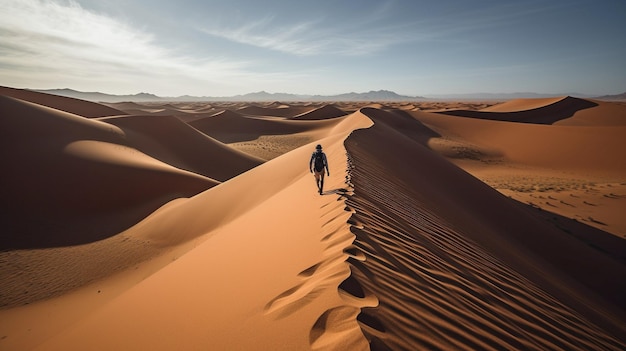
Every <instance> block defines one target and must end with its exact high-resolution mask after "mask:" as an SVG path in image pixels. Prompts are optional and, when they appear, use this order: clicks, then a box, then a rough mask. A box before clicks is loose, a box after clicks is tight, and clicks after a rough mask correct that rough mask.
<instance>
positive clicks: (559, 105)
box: [440, 96, 598, 124]
mask: <svg viewBox="0 0 626 351" xmlns="http://www.w3.org/2000/svg"><path fill="white" fill-rule="evenodd" d="M537 100H538V101H537ZM537 100H534V99H522V100H514V101H511V102H507V103H504V104H502V105H495V106H491V107H488V108H486V109H483V110H481V111H468V110H450V111H444V112H440V113H443V114H446V115H450V116H460V117H471V118H479V119H488V120H496V121H507V122H521V123H534V124H554V123H557V122H559V121H561V120H564V119H567V118H570V117H572V116H574V115H575V114H576V113H577V112H579V111H582V110H585V109H589V108H593V107H596V106H598V103H596V102H593V101H590V100H584V99H578V98H574V97H571V96H567V97H564V98H560V99H537Z"/></svg>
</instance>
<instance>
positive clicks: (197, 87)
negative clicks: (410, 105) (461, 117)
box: [0, 0, 626, 96]
mask: <svg viewBox="0 0 626 351" xmlns="http://www.w3.org/2000/svg"><path fill="white" fill-rule="evenodd" d="M0 85H5V86H12V87H18V88H36V89H48V88H72V89H76V90H82V91H102V92H107V93H114V94H134V93H138V92H150V93H155V94H157V95H161V96H179V95H184V94H189V95H207V96H230V95H236V94H245V93H249V92H255V91H260V90H265V91H268V92H289V93H297V94H338V93H344V92H351V91H354V92H364V91H369V90H379V89H386V90H393V91H395V92H397V93H400V94H405V95H434V94H453V93H479V92H492V93H512V92H536V93H555V94H560V93H571V92H577V93H583V94H592V95H602V94H616V93H621V92H624V91H626V1H624V0H569V1H561V0H519V1H502V0H500V1H491V0H477V1H469V0H459V1H453V0H438V1H420V0H387V1H385V0H377V1H374V0H361V1H356V0H354V1H340V0H335V1H332V0H317V1H295V0H291V1H288V0H264V1H256V0H228V1H211V0H194V1H192V0H177V1H166V0H137V1H129V0H75V1H69V0H0Z"/></svg>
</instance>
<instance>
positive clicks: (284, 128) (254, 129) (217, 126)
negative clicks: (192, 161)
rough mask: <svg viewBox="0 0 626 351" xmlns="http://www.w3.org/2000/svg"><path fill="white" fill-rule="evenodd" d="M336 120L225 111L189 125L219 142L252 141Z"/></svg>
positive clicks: (315, 127)
mask: <svg viewBox="0 0 626 351" xmlns="http://www.w3.org/2000/svg"><path fill="white" fill-rule="evenodd" d="M336 123H337V121H336V120H321V121H306V120H305V121H298V120H284V119H275V118H262V117H246V116H243V115H241V114H239V113H237V112H235V111H230V110H226V111H223V112H220V113H217V114H215V115H213V116H210V117H205V118H202V119H198V120H195V121H192V122H189V124H190V125H191V126H192V127H194V128H196V129H198V130H200V131H202V132H203V133H205V134H207V135H210V136H212V137H214V138H216V139H218V140H220V141H221V142H225V143H231V142H238V141H245V140H254V139H257V138H258V137H260V136H262V135H287V134H296V133H304V132H310V131H316V130H319V129H323V128H327V127H332V126H333V125H334V124H336Z"/></svg>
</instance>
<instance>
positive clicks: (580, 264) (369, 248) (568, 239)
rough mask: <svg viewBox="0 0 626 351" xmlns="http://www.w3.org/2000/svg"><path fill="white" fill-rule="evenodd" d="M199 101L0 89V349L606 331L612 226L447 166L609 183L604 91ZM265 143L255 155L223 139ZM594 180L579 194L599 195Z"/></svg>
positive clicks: (522, 341)
mask: <svg viewBox="0 0 626 351" xmlns="http://www.w3.org/2000/svg"><path fill="white" fill-rule="evenodd" d="M591 104H595V105H594V106H591ZM210 105H211V107H210V109H205V110H204V111H201V110H202V109H203V108H204V107H208V104H207V105H202V104H194V105H193V106H192V105H189V106H186V107H185V108H182V106H181V105H178V104H173V105H172V106H168V107H167V108H170V109H174V110H185V113H186V114H187V115H188V116H192V115H193V116H194V118H189V119H187V117H185V118H183V119H180V118H177V117H175V116H159V115H158V114H159V112H155V113H154V114H150V113H145V114H141V115H130V116H115V117H108V118H100V119H86V118H83V117H80V116H77V115H74V114H70V113H66V112H62V111H59V110H55V109H51V108H48V107H43V106H40V105H37V104H33V103H29V102H24V101H21V100H17V99H14V98H10V97H0V106H1V108H2V118H1V122H0V123H2V129H1V130H2V133H3V137H2V140H3V143H5V144H3V145H2V146H3V150H4V151H3V152H4V154H3V159H4V160H5V164H7V165H10V166H11V167H8V168H7V169H8V172H7V174H8V178H4V179H7V180H9V181H8V182H6V183H5V184H14V185H15V184H19V186H13V187H7V186H3V189H2V190H3V195H5V194H6V195H7V196H3V198H4V199H12V200H11V201H10V202H6V201H5V203H3V210H11V211H14V212H7V211H3V213H10V214H11V216H10V217H6V218H3V222H4V223H9V225H8V226H6V225H5V227H8V228H11V227H12V226H13V227H14V228H17V229H19V236H18V235H16V234H15V233H18V232H17V231H10V233H13V234H11V235H5V236H3V242H5V243H7V245H5V246H6V247H5V248H4V249H5V250H4V251H2V252H0V272H1V273H0V278H2V281H3V284H4V285H5V286H4V288H3V290H2V291H0V303H2V304H3V305H4V306H5V307H4V308H1V309H0V331H1V332H2V336H0V348H2V349H11V350H30V349H36V350H67V349H91V350H111V349H115V350H136V349H151V350H170V349H205V348H206V347H207V345H210V346H209V347H210V348H211V349H217V350H232V349H241V350H256V349H264V350H265V349H267V350H270V349H271V350H278V349H294V350H322V349H323V350H366V349H371V350H415V349H442V350H449V349H472V350H477V349H485V350H491V349H493V350H496V349H498V350H501V349H507V350H515V349H517V350H529V349H533V350H545V349H567V350H570V349H593V350H623V349H624V347H625V345H626V338H625V337H624V335H626V328H625V324H624V320H625V318H626V305H625V304H624V299H623V296H625V295H626V257H624V254H623V253H624V252H626V240H624V239H623V238H621V237H618V236H616V235H612V234H609V233H608V232H605V231H601V230H599V229H596V228H597V227H596V228H592V227H590V226H589V225H587V224H585V222H574V221H573V220H572V222H571V223H570V222H566V221H565V220H564V219H560V220H559V221H558V222H557V221H556V220H555V219H552V218H556V217H555V216H557V214H556V213H553V212H548V211H539V210H538V209H537V208H535V207H532V206H526V205H524V203H520V202H517V201H514V200H513V199H511V198H509V197H508V196H507V195H505V194H503V193H502V190H501V189H498V190H500V191H497V190H495V189H494V187H491V186H489V185H487V184H486V183H484V182H483V181H481V180H479V179H478V178H475V177H473V176H472V175H470V174H469V173H468V172H471V173H472V174H477V175H478V176H482V177H485V178H489V176H491V175H493V174H498V175H499V176H502V177H504V178H502V179H503V180H502V182H508V181H511V180H514V179H515V178H513V177H514V176H516V175H519V174H534V175H536V174H547V173H542V172H548V171H549V168H550V167H553V168H554V169H558V170H559V172H569V174H578V175H580V176H581V177H583V176H585V177H587V178H585V179H588V180H594V181H595V180H597V179H600V177H609V178H610V179H613V181H616V182H618V183H619V182H622V183H624V184H626V179H624V178H623V174H624V171H625V170H626V169H625V167H624V165H623V161H622V160H621V158H620V157H619V155H620V154H619V152H617V150H623V149H624V148H623V147H624V146H625V145H624V144H623V141H622V139H623V135H624V133H625V132H626V131H624V130H623V126H622V125H621V124H619V123H621V122H620V121H621V120H620V119H621V117H619V116H620V113H621V112H620V111H621V110H620V107H616V106H614V105H611V104H610V103H607V104H606V105H605V104H604V103H602V102H598V103H596V102H584V101H583V102H581V101H577V100H572V98H558V99H553V100H542V101H539V100H532V101H521V100H520V101H513V102H510V103H509V104H508V105H507V104H506V103H504V104H502V105H500V106H499V107H498V106H497V105H496V106H494V107H493V108H487V109H484V107H485V104H482V103H480V104H467V105H463V104H460V103H454V104H450V105H449V106H448V107H450V106H454V107H455V108H458V107H461V109H463V110H465V112H462V114H466V115H468V116H466V117H462V116H458V115H450V114H458V113H457V112H454V111H453V112H451V113H448V112H446V113H445V114H442V113H430V112H424V110H426V109H430V108H433V107H435V106H434V105H428V104H427V103H424V104H421V105H420V103H415V104H413V105H411V106H408V105H407V104H399V105H398V104H392V103H389V104H386V105H384V106H383V105H370V106H369V107H364V108H359V106H358V105H357V104H354V103H341V104H337V105H336V106H331V105H329V106H330V107H324V106H318V105H311V104H290V105H286V104H282V103H279V102H276V103H272V104H264V105H257V106H249V108H245V107H244V108H241V107H242V105H241V104H232V103H229V104H220V103H211V104H210ZM463 106H465V107H463ZM126 107H128V108H131V109H135V108H137V106H130V105H129V106H124V108H126ZM437 107H441V106H439V105H438V106H437ZM120 108H121V107H120ZM477 108H481V109H483V111H480V112H477V114H476V115H472V114H473V113H474V112H471V113H469V114H468V113H467V111H473V109H477ZM214 109H216V110H223V112H220V113H218V114H215V115H212V116H207V115H206V114H209V113H212V112H213V111H214ZM339 111H342V112H343V111H354V112H350V113H348V114H345V115H339ZM272 113H273V114H272ZM244 114H245V115H244ZM253 114H254V115H255V116H251V115H253ZM335 114H338V115H336V116H335ZM511 114H514V115H515V114H517V115H515V116H513V117H514V118H511ZM519 114H524V118H521V119H523V120H524V121H525V122H531V121H532V123H517V122H519V121H513V122H512V121H511V119H516V118H517V119H519V118H518V117H519V116H520V115H519ZM555 114H556V115H559V116H560V117H559V118H558V121H557V122H556V123H554V124H550V123H552V122H554V121H553V120H554V119H555V117H554V115H555ZM604 114H609V115H610V116H603V115H604ZM483 115H491V116H496V117H489V118H484V117H483ZM297 116H300V117H302V116H306V117H305V118H304V120H298V119H299V118H298V117H297ZM507 116H508V117H507ZM598 117H599V118H598ZM307 119H311V120H307ZM494 119H495V120H494ZM549 121H552V122H550V123H547V122H549ZM546 124H548V125H546ZM52 131H54V132H52ZM209 136H210V137H209ZM213 138H215V139H217V140H215V139H213ZM218 140H219V141H218ZM268 142H271V143H273V144H272V145H276V146H277V149H276V150H274V151H272V157H268V158H266V159H268V160H269V161H267V162H262V161H261V160H259V159H257V158H255V157H251V156H249V155H247V154H244V153H241V152H239V151H236V150H242V149H246V150H250V151H251V152H250V153H259V154H263V153H264V152H267V150H264V148H267V146H268V144H267V143H268ZM224 143H227V144H224ZM318 143H320V144H322V145H323V146H324V150H325V152H326V153H327V155H328V158H329V162H330V171H331V176H330V177H328V178H327V179H326V180H327V182H326V186H325V189H326V191H325V193H324V195H323V196H320V195H319V194H317V193H316V192H315V185H314V182H313V179H312V178H313V177H312V175H311V174H310V173H309V171H308V169H307V166H306V164H305V163H306V162H307V161H308V160H309V157H310V155H311V152H312V150H313V148H314V146H315V145H316V144H318ZM278 146H280V147H278ZM7 150H10V151H7ZM568 155H571V157H569V156H568ZM205 161H206V163H205ZM460 167H463V169H462V168H460ZM520 170H523V171H524V172H526V173H520V172H521V171H520ZM466 171H467V172H466ZM220 172H223V173H220ZM506 172H510V174H509V175H507V173H506ZM551 172H552V173H549V174H551V175H556V174H557V173H556V171H555V170H552V171H551ZM42 174H45V176H42ZM505 175H506V177H505ZM213 179H219V180H220V181H221V182H220V183H218V182H217V181H216V180H213ZM481 179H482V178H481ZM607 179H608V178H607ZM624 189H625V191H626V187H624ZM611 191H612V192H611V194H614V195H615V198H613V197H610V196H609V197H607V198H606V201H607V203H606V204H605V203H600V202H597V203H596V205H595V210H596V211H599V212H601V213H608V212H610V210H611V209H618V210H619V209H620V207H619V206H620V205H619V204H620V203H621V202H620V201H622V193H621V191H622V188H620V186H619V185H614V187H613V188H612V190H611ZM531 193H532V192H531ZM577 194H578V193H577ZM598 194H600V195H599V196H602V194H603V193H601V192H599V193H598ZM604 194H605V195H606V194H608V193H604ZM554 196H558V195H554ZM589 196H593V193H591V194H590V195H589ZM624 198H626V196H625V197H624ZM90 199H98V201H97V202H96V201H90ZM584 199H587V198H584ZM170 200H171V201H170ZM551 201H553V200H551ZM569 201H570V202H572V201H571V200H569ZM16 205H17V206H16ZM15 209H18V210H19V211H18V210H15ZM137 209H142V210H143V212H142V211H139V210H137ZM622 209H623V208H622ZM576 210H577V211H578V210H579V209H578V208H576ZM618 212H619V211H618ZM33 213H34V214H37V215H36V216H37V217H36V218H37V222H36V223H38V224H36V225H33V224H29V223H31V222H32V221H31V220H30V219H31V217H32V214H33ZM137 214H142V215H137ZM148 214H149V215H148ZM594 215H595V214H594ZM563 218H565V217H563ZM9 219H11V220H12V221H13V222H8V220H9ZM55 221H56V222H55ZM61 222H63V223H68V225H67V226H65V227H63V226H62V225H61V224H59V223H61ZM42 223H43V224H42ZM120 224H124V225H120ZM609 224H610V225H611V228H615V227H614V226H613V224H612V223H609ZM70 225H71V226H76V228H78V229H76V228H74V227H72V228H70V227H69V226H70ZM54 226H57V227H54ZM44 228H45V229H46V230H45V232H44V231H43V229H44ZM50 228H52V230H49V229H50ZM94 228H97V230H94ZM103 228H104V229H103ZM107 228H108V232H107V231H106V230H105V229H107ZM103 231H104V232H107V235H108V236H110V237H109V238H108V239H105V240H101V241H98V242H93V243H88V244H85V245H79V246H67V245H70V244H75V243H77V241H80V240H85V239H87V241H89V240H94V239H95V238H96V237H97V236H98V235H101V234H102V233H103ZM94 233H96V234H98V235H96V234H94ZM43 234H45V236H44V235H43ZM77 237H78V239H77ZM50 238H52V239H50ZM50 240H53V241H54V242H52V243H51V242H50ZM16 243H17V244H19V245H17V244H16ZM9 244H10V245H9ZM20 245H21V246H20ZM50 245H56V246H59V245H65V246H60V247H56V248H52V249H46V250H37V249H31V248H32V247H45V246H50ZM15 247H22V248H23V249H22V250H15V249H14V248H15ZM62 262H67V263H69V264H59V265H58V267H54V269H52V268H51V267H52V266H53V265H56V264H57V263H62ZM33 283H35V284H36V285H35V286H33ZM70 290H71V291H70ZM50 297H53V298H50ZM45 298H48V299H45ZM38 300H39V301H38ZM25 303H29V305H25V306H20V305H21V304H25Z"/></svg>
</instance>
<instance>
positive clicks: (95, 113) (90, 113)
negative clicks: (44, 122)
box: [0, 86, 124, 117]
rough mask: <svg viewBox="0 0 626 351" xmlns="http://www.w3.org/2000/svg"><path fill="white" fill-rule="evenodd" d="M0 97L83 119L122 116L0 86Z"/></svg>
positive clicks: (93, 105) (85, 103) (90, 105)
mask: <svg viewBox="0 0 626 351" xmlns="http://www.w3.org/2000/svg"><path fill="white" fill-rule="evenodd" d="M0 95H3V96H10V97H13V98H16V99H20V100H23V101H28V102H32V103H35V104H38V105H42V106H47V107H52V108H54V109H57V110H60V111H65V112H69V113H73V114H75V115H79V116H83V117H104V116H116V115H123V114H124V112H122V111H120V110H117V109H115V108H111V107H108V106H105V105H101V104H97V103H95V102H90V101H84V100H79V99H74V98H70V97H64V96H57V95H50V94H45V93H40V92H36V91H31V90H25V89H14V88H8V87H3V86H0Z"/></svg>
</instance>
